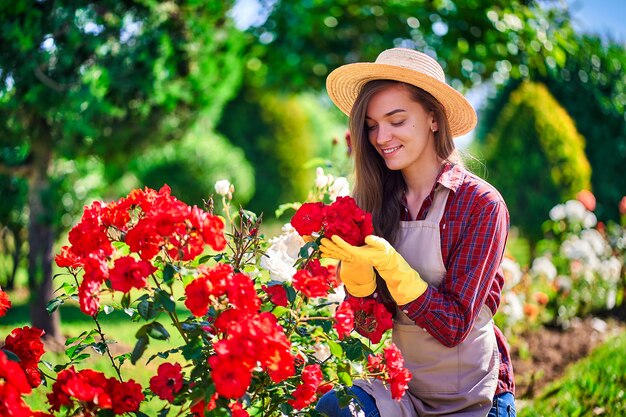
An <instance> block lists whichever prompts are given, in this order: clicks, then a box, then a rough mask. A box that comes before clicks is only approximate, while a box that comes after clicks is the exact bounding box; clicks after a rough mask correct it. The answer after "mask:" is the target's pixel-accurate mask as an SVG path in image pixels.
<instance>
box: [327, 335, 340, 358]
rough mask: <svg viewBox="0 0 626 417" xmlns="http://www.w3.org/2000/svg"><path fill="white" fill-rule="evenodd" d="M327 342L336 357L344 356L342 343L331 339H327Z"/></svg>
mask: <svg viewBox="0 0 626 417" xmlns="http://www.w3.org/2000/svg"><path fill="white" fill-rule="evenodd" d="M327 342H328V347H329V348H330V353H332V355H333V356H334V357H336V358H338V359H341V358H342V357H343V349H342V348H341V345H340V344H339V343H337V342H335V341H334V340H330V339H327Z"/></svg>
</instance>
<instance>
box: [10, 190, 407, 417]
mask: <svg viewBox="0 0 626 417" xmlns="http://www.w3.org/2000/svg"><path fill="white" fill-rule="evenodd" d="M331 182H332V181H331ZM217 185H218V186H219V187H216V191H217V192H218V193H219V194H220V195H221V196H222V199H223V204H224V207H225V218H226V219H227V221H226V224H225V222H224V220H223V218H222V217H220V216H218V215H216V214H214V212H213V202H212V201H209V202H208V203H207V204H206V208H205V209H201V208H199V207H196V206H188V205H186V204H185V203H183V202H181V201H179V200H178V199H176V198H175V197H174V196H172V195H171V193H170V190H169V188H168V187H167V186H164V187H163V188H161V189H160V190H158V191H156V190H152V189H149V188H145V189H143V190H133V191H132V192H131V193H130V194H129V195H127V196H125V197H123V198H121V199H119V200H117V201H114V202H110V203H103V202H98V201H96V202H94V203H93V204H91V205H90V206H88V207H86V208H85V210H84V214H83V216H82V218H81V219H80V221H79V222H78V223H77V224H76V225H75V226H74V227H73V228H72V230H71V231H70V232H69V235H68V240H69V243H70V244H69V245H68V246H64V247H63V248H62V249H61V252H60V253H59V254H58V255H57V256H56V263H57V264H58V265H59V266H60V267H63V268H66V269H67V271H68V272H67V274H68V275H67V276H66V277H65V278H69V280H66V281H65V282H64V283H63V284H62V286H61V288H60V292H59V294H58V297H57V298H56V299H55V300H53V301H51V303H50V304H49V306H48V308H49V310H50V311H53V310H54V309H56V308H58V307H59V306H61V305H62V304H63V303H66V302H72V301H74V300H77V301H78V303H79V306H80V309H81V311H82V312H83V313H85V314H87V315H89V316H91V317H92V319H93V323H94V329H93V330H86V331H84V332H83V333H82V334H81V335H79V336H76V337H73V338H70V339H68V341H67V342H66V346H67V349H66V352H65V353H66V356H67V358H68V361H67V363H63V364H59V365H57V366H56V367H54V369H53V371H54V372H56V375H49V374H48V373H47V372H44V371H43V370H42V369H40V368H39V365H40V364H39V362H40V358H41V354H42V353H43V345H42V343H41V341H40V339H39V338H40V337H41V335H42V332H41V331H40V330H37V329H32V328H28V327H25V328H22V329H15V330H14V331H13V332H12V333H11V334H10V335H9V336H7V338H6V341H5V344H4V346H3V348H2V351H0V415H3V416H4V415H7V416H27V415H28V416H30V415H37V416H50V415H54V416H69V415H83V416H111V415H124V414H133V415H135V416H145V415H146V414H144V412H143V411H142V405H143V404H145V403H146V402H148V401H150V400H151V399H152V398H159V399H160V400H164V401H165V402H166V405H165V406H163V407H162V408H161V409H160V410H159V411H158V415H159V416H167V415H176V416H179V415H188V416H203V415H220V416H225V415H233V416H246V415H263V416H274V415H294V414H298V415H318V413H316V412H315V410H314V408H313V406H314V404H315V402H316V400H317V398H318V397H319V395H320V394H322V393H324V392H326V391H328V390H329V389H331V388H333V387H334V388H336V389H337V390H338V391H339V393H340V396H342V401H349V399H350V398H349V396H348V394H346V393H345V387H347V386H349V385H351V384H352V381H353V379H354V378H380V379H382V380H384V381H386V382H387V383H388V384H389V386H390V389H391V391H392V393H393V395H394V397H396V398H400V397H401V396H402V395H403V393H404V390H405V389H406V384H407V381H408V379H409V378H410V373H408V371H407V370H406V369H404V368H403V360H402V356H401V354H400V352H399V351H398V350H397V349H396V348H395V347H394V346H393V345H387V344H386V343H379V342H380V341H381V340H383V341H384V338H383V334H384V332H385V331H386V329H388V328H389V327H390V323H391V321H390V320H391V319H390V316H389V315H385V314H384V311H382V310H380V306H379V305H376V304H371V305H360V304H359V305H357V304H355V301H350V302H342V300H343V292H342V288H341V285H340V283H339V282H338V280H337V278H336V276H335V273H334V266H333V265H323V264H322V263H321V262H320V260H319V253H318V251H317V250H316V245H317V244H316V243H315V242H309V243H306V244H305V243H304V241H303V240H302V239H300V238H299V237H298V236H297V233H295V232H294V230H293V228H291V227H290V226H286V227H285V228H284V233H283V235H282V236H279V237H277V238H274V239H272V240H270V241H269V242H268V241H266V240H265V239H264V237H263V235H261V234H260V233H259V227H260V225H261V218H258V217H257V216H255V215H254V214H253V213H250V212H248V211H245V210H243V209H240V210H239V211H238V213H236V215H231V213H230V199H231V198H232V192H233V191H234V190H233V189H232V186H230V185H228V184H225V183H224V182H220V183H218V184H217ZM332 185H333V184H332V183H330V184H324V185H323V187H326V188H325V190H330V187H332ZM318 188H319V187H318ZM318 191H319V190H318ZM335 197H336V200H335V201H334V202H333V203H331V204H326V203H324V202H309V203H305V205H303V206H302V207H305V209H304V211H306V210H307V207H311V206H310V205H314V206H315V207H316V210H317V208H319V209H320V212H321V213H325V216H324V217H323V220H322V221H321V223H319V224H317V223H316V224H315V226H316V227H314V228H312V229H311V230H310V231H311V233H322V234H323V233H326V234H327V235H328V233H337V234H340V235H341V236H342V237H344V238H346V237H347V238H355V239H357V240H358V241H362V238H363V237H364V236H365V234H369V233H371V230H373V229H372V228H371V218H369V217H368V216H369V215H368V214H367V213H363V212H361V211H360V209H358V207H356V204H354V201H353V200H352V199H350V198H349V197H337V196H335ZM302 214H303V212H302V211H298V212H296V215H295V216H294V219H295V223H296V224H298V223H300V224H304V223H306V222H307V220H306V218H305V217H306V216H302ZM298 219H300V220H298ZM317 226H320V227H317ZM229 229H230V230H229ZM286 241H289V242H290V243H289V244H285V242H286ZM281 245H283V247H282V249H281ZM290 245H291V246H292V247H294V246H298V248H297V251H294V250H293V249H292V248H290V247H289V246H290ZM294 252H297V254H296V253H294ZM277 258H279V259H277ZM281 262H290V263H291V265H290V266H289V267H284V265H281ZM371 303H375V302H374V301H371ZM8 308H10V302H9V301H8V298H7V297H6V294H5V293H3V292H1V291H0V316H1V315H3V314H4V313H5V312H6V310H7V309H8ZM114 309H121V310H123V311H124V312H125V313H126V314H128V315H129V319H130V320H131V321H132V322H135V323H137V324H136V325H137V327H138V329H137V332H136V339H137V340H136V343H135V345H134V347H133V348H132V350H131V351H130V352H126V353H123V354H120V355H115V354H114V353H113V352H112V351H111V350H110V349H109V345H110V344H111V343H113V341H112V340H111V339H110V337H109V336H110V335H105V334H104V331H103V330H102V326H101V325H100V320H101V317H102V315H106V314H109V313H111V312H112V311H113V310H114ZM355 320H357V321H361V322H362V323H364V324H365V325H364V326H361V327H363V328H367V329H369V330H368V331H366V332H363V334H364V335H358V334H356V333H355V332H353V329H354V321H355ZM168 328H169V329H172V328H173V329H175V330H176V332H177V333H178V334H179V335H180V338H177V340H182V343H180V344H172V345H171V346H170V347H169V348H168V349H167V350H164V351H163V350H161V351H156V352H154V346H152V347H151V345H150V342H151V340H170V341H173V340H174V338H171V337H170V330H168ZM368 337H369V338H370V339H371V341H370V340H368ZM87 348H93V350H95V351H96V352H98V353H100V354H102V355H105V356H106V357H108V358H109V359H110V363H111V367H112V368H113V369H114V373H115V375H116V377H106V376H105V375H104V374H103V373H102V372H98V371H95V370H92V369H89V368H88V367H86V366H85V362H84V361H85V359H86V358H87V357H88V356H89V354H88V353H87V350H86V349H87ZM149 348H151V350H152V351H149V350H148V349H149ZM147 352H151V354H150V356H149V357H148V355H147ZM152 361H160V362H161V363H160V364H159V366H158V368H157V370H156V372H155V374H154V375H153V376H152V377H151V379H150V381H149V385H148V386H141V385H140V384H139V383H138V382H136V381H134V380H133V379H125V378H124V376H125V375H128V374H132V368H133V367H134V366H142V365H145V364H148V363H150V362H152ZM42 382H45V383H46V384H47V385H49V386H50V387H51V390H50V392H49V394H48V395H47V399H48V404H49V408H48V409H46V410H44V411H37V412H33V411H31V410H30V408H29V407H28V406H27V405H26V403H25V402H24V396H26V395H28V394H29V393H30V392H31V391H32V388H36V387H38V386H40V385H41V384H42ZM342 393H343V394H342Z"/></svg>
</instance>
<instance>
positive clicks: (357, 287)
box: [320, 238, 376, 297]
mask: <svg viewBox="0 0 626 417" xmlns="http://www.w3.org/2000/svg"><path fill="white" fill-rule="evenodd" d="M320 251H321V252H322V257H324V258H330V259H335V260H338V261H341V263H340V264H339V271H338V272H337V273H338V275H339V279H340V280H341V282H343V284H344V285H345V287H346V291H348V292H349V293H350V294H351V295H353V296H355V297H367V296H368V295H370V294H372V293H373V292H374V291H376V273H375V272H374V268H372V266H371V265H370V264H369V263H364V262H358V261H350V260H346V259H342V258H340V257H339V256H341V255H337V256H330V255H329V254H330V253H335V252H339V253H340V254H343V250H341V249H340V248H339V247H338V246H337V245H336V244H335V243H334V242H333V241H331V240H330V239H328V238H322V240H321V241H320Z"/></svg>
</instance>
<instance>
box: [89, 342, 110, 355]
mask: <svg viewBox="0 0 626 417" xmlns="http://www.w3.org/2000/svg"><path fill="white" fill-rule="evenodd" d="M91 347H92V349H93V350H95V351H96V353H97V354H99V355H104V354H105V352H106V351H107V344H106V343H105V342H98V343H92V344H91Z"/></svg>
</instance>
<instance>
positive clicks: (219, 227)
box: [201, 214, 227, 251]
mask: <svg viewBox="0 0 626 417" xmlns="http://www.w3.org/2000/svg"><path fill="white" fill-rule="evenodd" d="M201 230H202V237H203V238H204V241H205V242H206V243H207V244H208V245H209V246H210V247H211V248H213V250H215V251H221V250H224V248H225V247H226V243H227V242H226V238H225V237H224V221H223V220H222V219H220V218H219V217H217V216H213V215H211V214H209V215H207V217H206V218H205V219H204V222H203V223H202V228H201Z"/></svg>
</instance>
